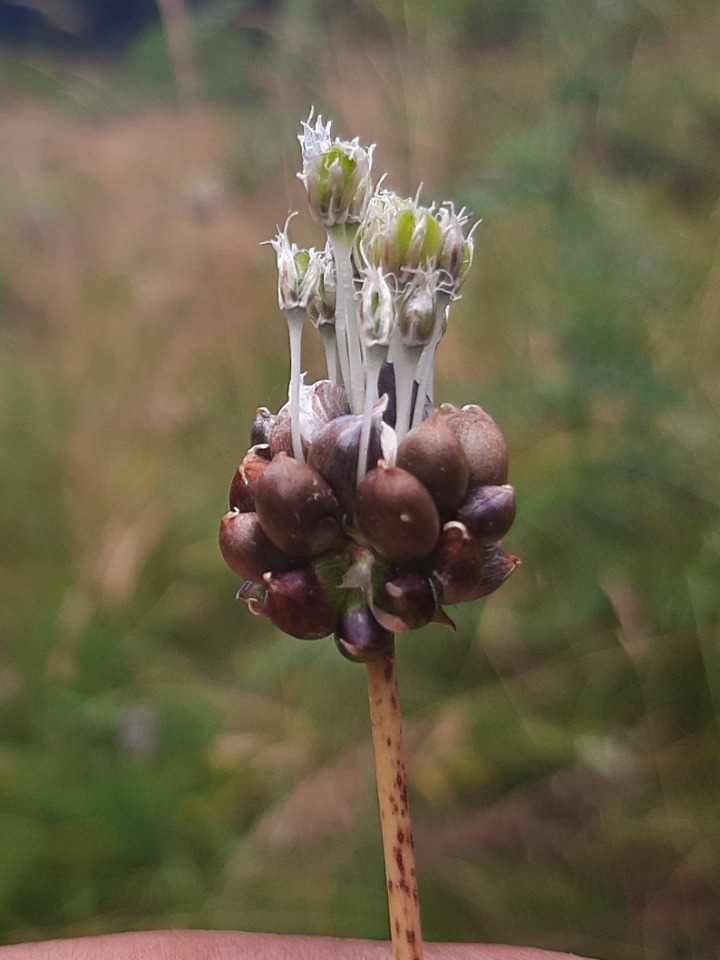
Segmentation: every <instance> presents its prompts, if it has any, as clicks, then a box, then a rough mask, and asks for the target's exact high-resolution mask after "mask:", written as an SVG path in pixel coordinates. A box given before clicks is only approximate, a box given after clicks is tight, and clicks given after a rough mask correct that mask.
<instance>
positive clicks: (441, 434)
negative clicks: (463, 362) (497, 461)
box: [396, 413, 470, 517]
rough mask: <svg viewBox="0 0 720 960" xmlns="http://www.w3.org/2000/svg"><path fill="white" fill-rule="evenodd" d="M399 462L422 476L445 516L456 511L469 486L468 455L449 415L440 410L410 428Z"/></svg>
mask: <svg viewBox="0 0 720 960" xmlns="http://www.w3.org/2000/svg"><path fill="white" fill-rule="evenodd" d="M396 463H397V466H398V467H402V468H403V469H404V470H407V471H408V472H409V473H412V474H413V476H415V477H417V478H418V480H419V481H420V482H421V483H422V485H423V486H424V487H425V489H426V490H427V491H428V493H429V494H430V496H431V497H432V498H433V500H434V501H435V505H436V506H437V508H438V511H439V512H440V515H441V516H442V517H449V516H450V515H451V514H452V511H453V509H454V508H455V507H456V506H457V505H458V503H459V502H460V501H461V499H462V497H463V495H464V494H465V491H466V490H467V487H468V482H469V480H470V467H469V465H468V461H467V457H466V456H465V452H464V450H463V448H462V444H461V443H460V441H459V439H458V438H457V436H456V435H455V433H454V431H453V430H452V429H451V428H450V427H449V426H448V424H447V418H446V417H443V416H442V414H440V413H435V414H433V416H432V417H430V418H429V419H427V420H423V421H422V423H420V424H418V426H417V427H415V428H414V429H413V430H411V431H410V433H409V434H408V435H407V436H406V437H405V439H404V440H403V441H402V443H401V444H400V446H399V447H398V451H397V461H396Z"/></svg>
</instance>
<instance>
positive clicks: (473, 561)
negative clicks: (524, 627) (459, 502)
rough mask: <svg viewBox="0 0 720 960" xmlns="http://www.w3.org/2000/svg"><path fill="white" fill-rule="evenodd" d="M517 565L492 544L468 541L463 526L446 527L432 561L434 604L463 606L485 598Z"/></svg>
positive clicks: (513, 559) (451, 523) (469, 539)
mask: <svg viewBox="0 0 720 960" xmlns="http://www.w3.org/2000/svg"><path fill="white" fill-rule="evenodd" d="M519 565H520V560H519V559H518V558H517V557H513V556H510V554H507V553H505V551H504V550H503V549H502V548H501V547H499V546H497V545H496V544H488V543H483V542H482V540H479V539H477V538H476V537H472V536H471V535H470V534H469V533H468V531H467V529H466V527H465V525H464V524H462V523H459V522H458V521H456V520H452V521H450V523H446V524H445V526H444V527H443V529H442V533H441V534H440V543H439V545H438V549H437V551H436V553H435V556H434V557H433V573H432V580H433V583H434V584H435V587H436V590H437V595H438V603H441V604H453V603H465V602H466V601H468V600H478V599H480V597H485V596H487V595H488V594H489V593H492V592H493V591H494V590H497V589H498V587H500V586H502V584H503V583H504V582H505V581H506V580H507V578H508V577H509V576H510V574H511V573H512V572H513V571H514V570H515V569H516V567H518V566H519Z"/></svg>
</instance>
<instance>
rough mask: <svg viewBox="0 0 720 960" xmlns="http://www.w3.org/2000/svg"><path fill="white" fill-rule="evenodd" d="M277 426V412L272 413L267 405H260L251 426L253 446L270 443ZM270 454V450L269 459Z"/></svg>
mask: <svg viewBox="0 0 720 960" xmlns="http://www.w3.org/2000/svg"><path fill="white" fill-rule="evenodd" d="M274 426H275V414H274V413H270V411H269V410H268V408H267V407H258V408H257V413H256V414H255V419H254V420H253V425H252V427H251V428H250V443H251V444H252V445H253V446H259V445H261V444H269V443H270V434H271V433H272V431H273V427H274ZM269 458H270V454H269V452H268V459H269Z"/></svg>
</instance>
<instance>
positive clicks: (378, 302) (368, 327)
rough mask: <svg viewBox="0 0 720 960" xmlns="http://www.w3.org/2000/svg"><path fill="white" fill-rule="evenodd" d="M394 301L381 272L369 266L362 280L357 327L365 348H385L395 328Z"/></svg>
mask: <svg viewBox="0 0 720 960" xmlns="http://www.w3.org/2000/svg"><path fill="white" fill-rule="evenodd" d="M395 312H396V311H395V299H394V296H393V291H392V290H391V288H390V285H389V284H388V281H387V279H386V277H385V276H384V275H383V272H382V270H380V269H379V268H378V267H374V266H371V267H369V268H368V270H367V271H366V273H365V276H364V278H363V285H362V291H361V293H360V303H359V316H358V326H359V330H360V335H361V337H362V338H363V341H364V343H365V346H366V347H375V346H378V347H380V346H381V347H387V346H388V344H389V343H390V337H391V335H392V332H393V328H394V326H395Z"/></svg>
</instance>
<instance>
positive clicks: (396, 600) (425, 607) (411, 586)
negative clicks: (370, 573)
mask: <svg viewBox="0 0 720 960" xmlns="http://www.w3.org/2000/svg"><path fill="white" fill-rule="evenodd" d="M373 579H375V578H373ZM437 606H438V604H437V598H436V595H435V590H434V588H433V585H432V583H431V582H430V578H429V577H426V576H425V575H424V574H422V573H417V572H415V571H403V570H394V571H390V572H389V573H387V574H385V575H384V576H383V577H382V578H381V579H379V580H378V582H377V584H376V585H374V589H373V598H372V611H373V614H374V616H375V618H376V619H377V620H378V621H379V623H380V624H381V625H382V626H383V627H385V628H386V629H387V630H391V631H393V632H394V633H402V632H404V631H405V630H415V629H416V628H417V627H424V626H425V624H426V623H430V621H431V620H432V619H433V617H434V616H435V611H436V610H437Z"/></svg>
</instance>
